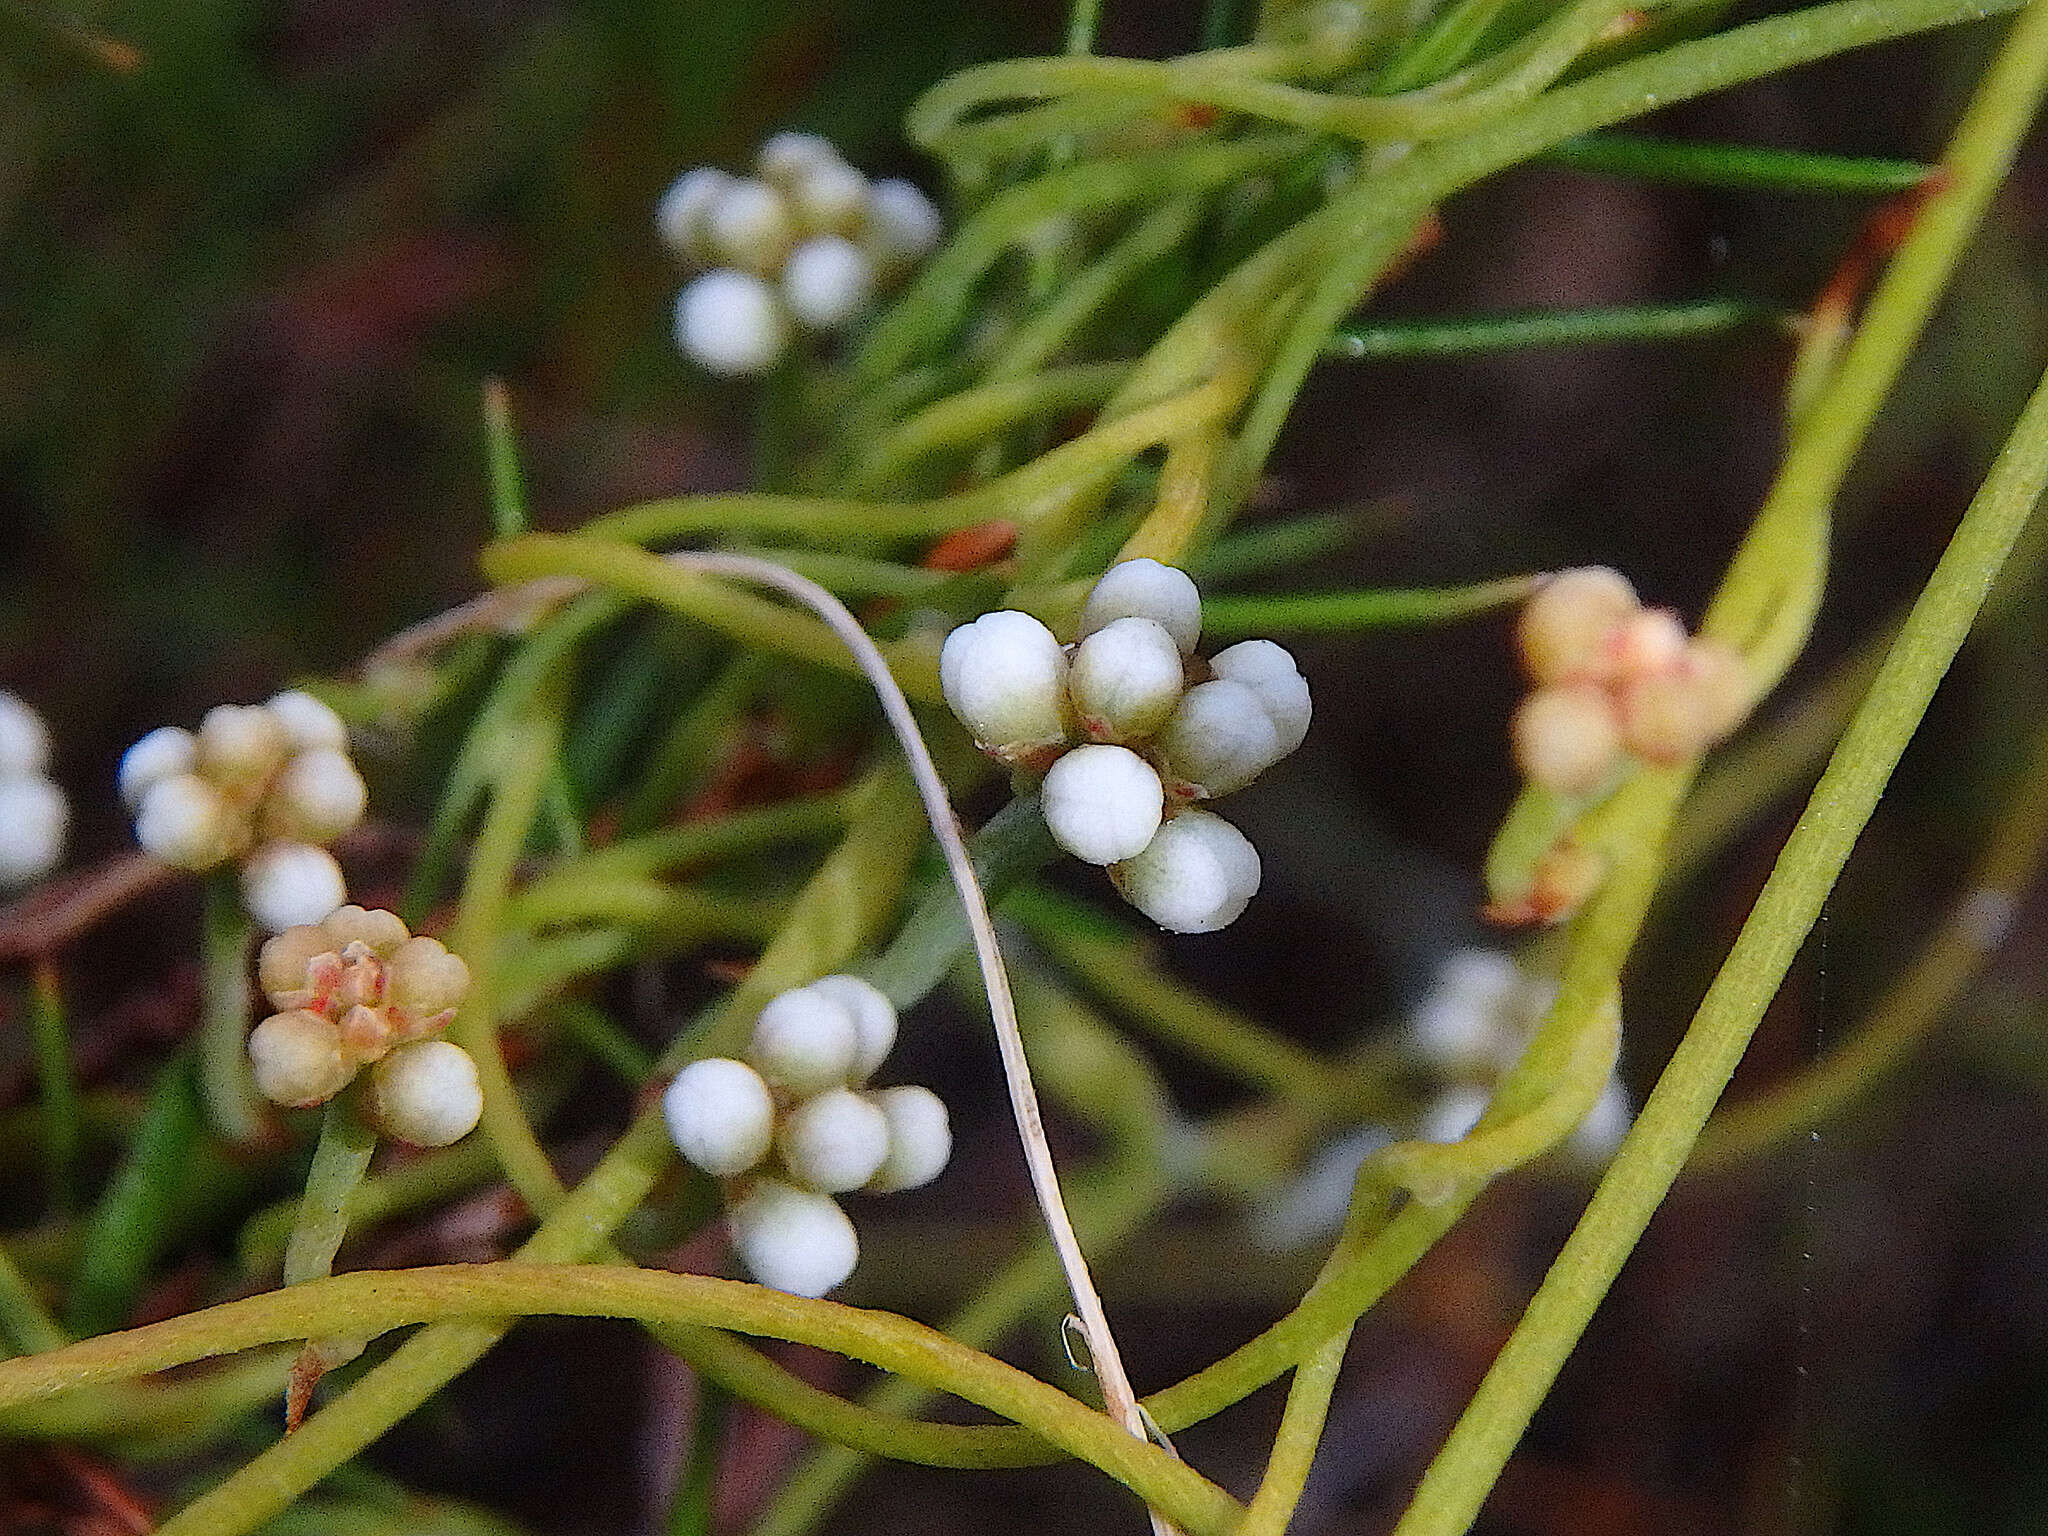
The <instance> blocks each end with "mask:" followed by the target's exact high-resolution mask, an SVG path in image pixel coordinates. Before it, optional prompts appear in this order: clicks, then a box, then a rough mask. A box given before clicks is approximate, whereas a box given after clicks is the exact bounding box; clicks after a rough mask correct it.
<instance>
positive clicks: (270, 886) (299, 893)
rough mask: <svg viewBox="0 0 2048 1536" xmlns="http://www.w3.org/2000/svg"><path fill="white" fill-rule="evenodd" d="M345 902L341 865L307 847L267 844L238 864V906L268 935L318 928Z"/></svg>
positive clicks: (300, 844)
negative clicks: (304, 927) (304, 926)
mask: <svg viewBox="0 0 2048 1536" xmlns="http://www.w3.org/2000/svg"><path fill="white" fill-rule="evenodd" d="M147 805H148V802H147V801H145V802H144V807H145V809H146V808H147ZM346 900H348V884H347V882H346V881H345V880H343V879H342V874H341V866H340V865H339V864H337V863H336V862H335V861H334V855H333V854H331V853H329V852H328V851H327V850H326V849H325V848H316V847H314V846H313V845H312V844H311V843H265V844H264V845H263V846H262V847H261V848H258V849H257V850H256V851H255V852H254V853H252V854H250V855H249V857H248V859H247V860H245V861H244V862H243V864H242V904H243V905H244V906H246V907H247V908H248V909H249V915H250V916H251V917H253V918H255V919H256V922H257V925H258V926H259V927H261V928H262V929H263V930H264V931H265V932H267V933H283V932H284V931H285V929H287V928H296V927H298V926H299V925H300V924H301V923H317V922H319V921H320V920H321V919H322V918H324V917H326V916H327V915H328V914H329V913H330V912H332V911H333V910H334V909H335V908H336V907H338V906H340V905H341V904H342V903H343V902H344V901H346Z"/></svg>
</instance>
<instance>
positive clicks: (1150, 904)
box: [1109, 810, 1260, 933]
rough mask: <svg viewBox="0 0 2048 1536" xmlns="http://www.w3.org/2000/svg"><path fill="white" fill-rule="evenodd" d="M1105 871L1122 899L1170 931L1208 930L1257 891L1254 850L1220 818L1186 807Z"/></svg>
mask: <svg viewBox="0 0 2048 1536" xmlns="http://www.w3.org/2000/svg"><path fill="white" fill-rule="evenodd" d="M1109 875H1110V879H1111V880H1113V881H1114V882H1115V883H1116V888H1117V890H1118V891H1119V892H1121V893H1122V895H1123V898H1124V900H1125V901H1128V902H1129V903H1130V904H1131V905H1132V906H1134V907H1136V908H1137V909H1138V910H1139V911H1140V912H1142V913H1144V914H1145V915H1146V916H1147V917H1149V918H1151V919H1152V921H1153V922H1155V923H1157V924H1158V925H1159V926H1160V927H1162V928H1164V929H1166V930H1167V931H1168V932H1169V933H1213V932H1215V931H1216V930H1217V929H1218V928H1222V927H1225V926H1226V925H1228V924H1230V923H1232V922H1235V921H1236V919H1237V916H1238V914H1239V913H1241V912H1243V911H1244V909H1245V906H1246V904H1247V903H1248V902H1250V900H1251V899H1252V897H1253V896H1254V895H1256V894H1257V892H1258V889H1259V876H1260V868H1259V851H1258V850H1257V849H1256V848H1254V847H1253V846H1252V845H1251V840H1250V839H1249V838H1247V837H1246V836H1245V835H1244V834H1243V833H1242V832H1240V831H1238V830H1237V828H1235V827H1233V826H1232V825H1231V824H1230V823H1229V822H1227V821H1225V820H1224V819H1223V818H1222V817H1221V816H1212V815H1210V814H1209V813H1208V812H1207V811H1196V810H1186V811H1182V812H1181V813H1180V814H1179V815H1178V816H1175V817H1174V818H1173V819H1172V820H1171V821H1169V822H1167V823H1166V824H1165V825H1164V826H1162V827H1161V828H1160V829H1159V831H1158V834H1157V835H1156V836H1155V837H1154V838H1153V839H1152V841H1151V842H1150V843H1148V844H1146V846H1145V851H1144V852H1143V853H1141V854H1139V855H1138V856H1137V857H1136V858H1135V859H1130V860H1128V861H1126V862H1125V863H1122V864H1116V865H1112V866H1111V867H1110V871H1109Z"/></svg>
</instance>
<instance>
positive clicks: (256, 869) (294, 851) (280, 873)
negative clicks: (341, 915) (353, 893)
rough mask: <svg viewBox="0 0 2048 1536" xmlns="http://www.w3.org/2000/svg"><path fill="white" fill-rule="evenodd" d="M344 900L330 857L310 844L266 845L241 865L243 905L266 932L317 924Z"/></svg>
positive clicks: (341, 883)
mask: <svg viewBox="0 0 2048 1536" xmlns="http://www.w3.org/2000/svg"><path fill="white" fill-rule="evenodd" d="M347 899H348V885H347V883H346V882H345V881H344V880H343V879H342V874H341V866H340V865H339V864H337V863H336V862H335V861H334V855H333V854H331V853H329V852H328V851H327V850H326V849H325V848H315V847H314V846H313V845H312V844H311V843H265V844H264V845H263V846H262V847H261V848H258V849H257V850H256V851H255V852H254V853H252V854H250V855H249V857H248V858H247V859H246V860H245V861H244V862H243V864H242V903H243V905H244V906H246V907H247V908H248V909H249V915H250V916H251V917H253V918H255V919H256V922H257V924H258V925H259V926H260V927H262V928H263V929H264V930H265V931H267V932H270V933H282V932H284V930H285V929H287V928H292V927H296V926H297V925H299V924H301V923H317V922H319V921H320V920H321V919H322V918H324V917H326V916H327V914H328V913H330V912H332V911H333V910H334V909H335V908H336V907H338V906H340V905H341V904H342V903H343V902H344V901H346V900H347Z"/></svg>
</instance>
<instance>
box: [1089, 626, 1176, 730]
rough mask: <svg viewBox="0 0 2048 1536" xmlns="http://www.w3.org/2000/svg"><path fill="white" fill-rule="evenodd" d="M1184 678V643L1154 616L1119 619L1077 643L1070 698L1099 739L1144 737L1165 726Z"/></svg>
mask: <svg viewBox="0 0 2048 1536" xmlns="http://www.w3.org/2000/svg"><path fill="white" fill-rule="evenodd" d="M1185 681H1186V678H1185V673H1184V670H1183V664H1182V659H1181V653H1180V647H1179V646H1178V645H1176V644H1175V643H1174V639H1173V636H1172V635H1170V634H1168V633H1167V632H1166V627H1165V626H1164V625H1163V624H1160V623H1158V622H1157V621H1155V620H1152V619H1136V618H1132V619H1116V620H1113V621H1112V622H1110V623H1108V624H1105V625H1103V626H1102V628H1100V629H1098V630H1096V631H1095V633H1094V634H1092V635H1090V636H1088V638H1087V639H1085V640H1083V641H1082V642H1081V643H1080V644H1079V645H1077V646H1075V647H1074V653H1073V656H1072V658H1071V660H1070V661H1069V662H1068V667H1067V697H1068V698H1069V699H1070V700H1071V701H1072V703H1073V706H1074V713H1075V715H1076V716H1077V717H1078V718H1079V720H1080V722H1081V728H1082V729H1083V730H1084V731H1086V732H1087V733H1088V734H1089V735H1090V736H1092V737H1094V738H1095V739H1096V740H1098V741H1113V742H1132V741H1142V740H1143V739H1144V738H1146V737H1148V736H1150V735H1152V734H1153V732H1155V731H1157V730H1158V729H1159V728H1160V727H1161V726H1162V725H1164V724H1166V720H1167V717H1168V716H1169V715H1171V714H1172V713H1173V706H1174V705H1175V704H1176V703H1178V702H1179V700H1180V695H1181V689H1182V687H1183V686H1184V683H1185Z"/></svg>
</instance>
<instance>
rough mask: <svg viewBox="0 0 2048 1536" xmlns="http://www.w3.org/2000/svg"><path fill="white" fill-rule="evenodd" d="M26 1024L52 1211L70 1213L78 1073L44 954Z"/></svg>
mask: <svg viewBox="0 0 2048 1536" xmlns="http://www.w3.org/2000/svg"><path fill="white" fill-rule="evenodd" d="M29 988H30V990H29V1006H28V1027H29V1034H30V1036H31V1038H32V1041H33V1044H34V1048H35V1062H36V1091H37V1094H38V1096H39V1098H40V1101H41V1103H42V1107H43V1138H42V1140H43V1171H44V1175H45V1177H46V1179H47V1180H48V1190H49V1209H50V1212H51V1214H53V1215H57V1216H67V1215H69V1214H70V1213H71V1206H72V1200H73V1198H74V1196H75V1194H76V1192H77V1191H76V1187H75V1185H76V1179H77V1174H78V1153H79V1149H80V1147H81V1146H82V1145H83V1144H84V1126H83V1125H82V1124H81V1122H80V1118H79V1107H78V1079H77V1078H76V1076H74V1075H73V1073H72V1070H71V1032H70V1027H69V1023H68V1021H67V1018H66V1015H65V1011H64V988H63V984H62V982H61V981H60V980H59V978H58V975H57V967H56V965H55V964H54V963H53V962H51V961H49V960H43V961H41V962H39V963H38V964H37V965H36V968H35V975H34V977H33V978H32V979H31V981H30V983H29Z"/></svg>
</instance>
